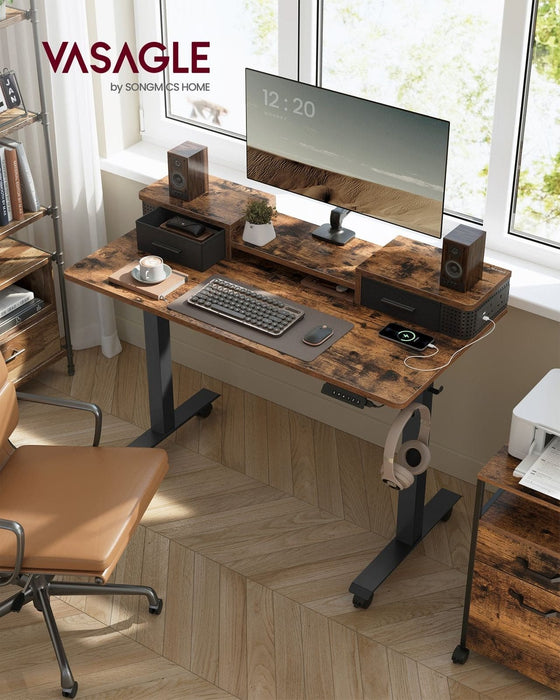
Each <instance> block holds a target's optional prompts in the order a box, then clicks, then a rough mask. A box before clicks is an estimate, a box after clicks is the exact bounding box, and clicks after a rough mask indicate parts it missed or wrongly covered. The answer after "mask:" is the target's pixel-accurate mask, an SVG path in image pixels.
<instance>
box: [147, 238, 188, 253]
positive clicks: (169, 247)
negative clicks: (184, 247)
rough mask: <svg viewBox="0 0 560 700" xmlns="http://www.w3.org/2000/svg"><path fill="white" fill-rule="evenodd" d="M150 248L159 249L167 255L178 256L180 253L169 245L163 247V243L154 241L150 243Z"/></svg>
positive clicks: (178, 249)
mask: <svg viewBox="0 0 560 700" xmlns="http://www.w3.org/2000/svg"><path fill="white" fill-rule="evenodd" d="M152 246H153V247H154V248H161V249H162V250H165V251H166V252H168V253H174V254H175V255H179V253H180V252H181V249H180V248H173V247H172V246H170V245H165V243H157V242H156V241H152Z"/></svg>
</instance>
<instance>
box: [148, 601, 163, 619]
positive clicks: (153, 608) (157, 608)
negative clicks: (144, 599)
mask: <svg viewBox="0 0 560 700" xmlns="http://www.w3.org/2000/svg"><path fill="white" fill-rule="evenodd" d="M162 608H163V600H162V599H161V598H158V604H157V605H150V607H149V608H148V612H149V613H150V615H159V614H160V613H161V610H162Z"/></svg>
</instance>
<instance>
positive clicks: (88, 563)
mask: <svg viewBox="0 0 560 700" xmlns="http://www.w3.org/2000/svg"><path fill="white" fill-rule="evenodd" d="M17 398H19V399H23V400H32V401H35V400H38V401H40V402H41V403H51V404H55V405H58V406H66V407H69V408H80V409H86V410H90V411H92V412H93V414H94V416H95V434H94V439H93V446H92V447H54V446H51V445H29V446H22V447H18V448H15V447H14V446H13V445H12V444H11V443H10V441H9V437H10V435H11V434H12V432H13V430H14V428H15V427H16V425H17V422H18V404H17ZM17 398H16V391H15V388H14V386H13V384H12V382H10V381H9V380H8V373H7V370H6V365H5V363H4V360H3V358H2V356H1V355H0V585H8V584H16V585H19V586H20V587H21V589H22V590H21V591H19V592H18V593H16V594H15V595H12V596H11V597H9V598H7V599H6V600H4V601H3V602H2V603H0V617H2V616H4V615H6V614H7V613H9V612H18V611H19V610H20V609H21V608H22V606H23V605H25V604H26V603H29V602H31V601H33V604H34V606H35V608H37V610H39V611H40V612H42V613H43V616H44V619H45V622H46V625H47V628H48V631H49V635H50V638H51V641H52V644H53V647H54V651H55V654H56V658H57V660H58V665H59V667H60V675H61V686H62V695H63V696H64V697H69V698H73V697H75V695H76V693H77V690H78V684H77V682H76V681H75V680H74V678H73V676H72V672H71V670H70V666H69V664H68V660H67V658H66V653H65V651H64V647H63V645H62V641H61V638H60V635H59V632H58V629H57V625H56V622H55V619H54V617H53V613H52V609H51V605H50V601H49V597H50V596H51V595H84V594H108V595H114V594H117V595H119V594H125V595H144V596H146V597H147V598H148V603H149V611H150V612H151V613H154V614H156V615H157V614H159V613H160V612H161V608H162V600H161V599H160V598H159V597H158V596H157V594H156V592H155V591H154V590H153V588H150V587H148V586H132V585H123V584H111V583H109V584H108V583H106V581H107V580H108V578H109V577H110V576H111V573H112V571H113V569H114V568H115V566H116V564H117V561H118V559H119V557H120V555H121V554H122V553H123V551H124V549H125V547H126V545H127V543H128V542H129V540H130V538H131V536H132V533H133V532H134V530H135V529H136V526H137V524H138V523H139V521H140V519H141V517H142V515H143V513H144V511H145V510H146V508H147V506H148V504H149V503H150V501H151V499H152V497H153V496H154V494H155V492H156V490H157V488H158V485H159V484H160V482H161V480H162V479H163V477H164V475H165V473H166V471H167V468H168V463H167V453H166V452H165V451H164V450H161V449H150V448H134V447H98V446H97V445H98V443H99V438H100V434H101V412H100V411H99V409H98V407H97V406H95V405H94V404H84V403H82V402H78V401H73V400H59V399H51V398H50V397H36V396H33V395H31V394H23V393H20V392H18V393H17ZM57 574H58V575H64V576H83V577H90V578H92V579H93V581H90V582H67V581H56V580H55V576H56V575H57Z"/></svg>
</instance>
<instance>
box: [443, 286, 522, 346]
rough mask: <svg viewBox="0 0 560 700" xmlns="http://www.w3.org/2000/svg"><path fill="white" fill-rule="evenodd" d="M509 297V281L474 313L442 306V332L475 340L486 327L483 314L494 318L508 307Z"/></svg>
mask: <svg viewBox="0 0 560 700" xmlns="http://www.w3.org/2000/svg"><path fill="white" fill-rule="evenodd" d="M508 296H509V280H507V281H506V282H504V284H503V285H502V286H501V287H498V289H497V290H496V291H495V292H494V294H492V295H491V296H490V297H489V298H488V299H487V300H486V303H485V304H483V306H480V307H479V308H478V309H476V310H474V311H460V310H458V309H454V308H452V307H451V306H443V305H442V307H441V316H440V330H441V331H442V333H445V334H446V335H450V336H453V337H454V338H461V339H468V338H473V337H474V336H475V335H476V334H477V333H479V332H480V331H481V330H482V329H483V328H484V326H485V325H486V321H484V320H483V319H482V312H486V314H487V315H488V316H490V318H494V316H497V315H498V314H499V313H500V312H501V311H503V310H504V309H505V308H506V307H507V301H508Z"/></svg>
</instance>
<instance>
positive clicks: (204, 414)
mask: <svg viewBox="0 0 560 700" xmlns="http://www.w3.org/2000/svg"><path fill="white" fill-rule="evenodd" d="M212 408H213V407H212V404H211V403H207V404H206V406H203V407H202V408H201V409H200V411H197V413H196V415H197V416H198V417H199V418H208V416H209V415H210V414H211V413H212Z"/></svg>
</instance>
